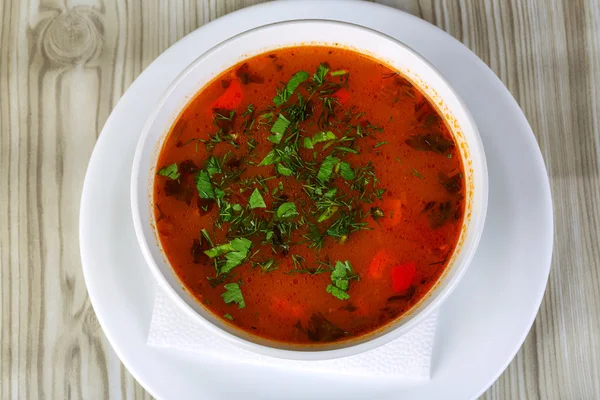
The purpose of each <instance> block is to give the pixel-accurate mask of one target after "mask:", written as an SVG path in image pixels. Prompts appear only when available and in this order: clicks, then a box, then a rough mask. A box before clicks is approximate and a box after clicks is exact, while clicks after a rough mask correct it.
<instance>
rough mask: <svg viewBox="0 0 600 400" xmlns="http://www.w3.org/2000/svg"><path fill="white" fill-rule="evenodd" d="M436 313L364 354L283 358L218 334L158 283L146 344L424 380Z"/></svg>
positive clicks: (276, 364)
mask: <svg viewBox="0 0 600 400" xmlns="http://www.w3.org/2000/svg"><path fill="white" fill-rule="evenodd" d="M437 314H438V312H437V311H435V312H434V313H433V314H432V315H431V316H429V317H428V318H427V319H426V320H425V321H423V322H422V323H421V324H419V325H418V326H417V327H415V328H414V329H413V330H411V331H410V332H408V333H406V334H405V335H403V336H402V337H400V338H398V339H395V340H394V341H392V342H390V343H388V344H385V345H383V346H380V347H378V348H376V349H374V350H370V351H368V352H365V353H362V354H358V355H355V356H350V357H345V358H338V359H334V360H326V361H294V360H283V359H279V358H274V357H268V356H264V355H260V354H256V353H253V352H251V351H249V350H245V349H242V348H238V347H237V346H235V345H233V344H231V343H230V342H229V341H227V340H225V339H222V338H220V337H219V336H217V335H215V334H214V333H212V332H211V331H208V330H207V329H206V328H204V327H202V326H200V325H199V324H198V323H197V322H196V321H194V320H192V319H191V318H189V317H188V316H187V315H185V313H184V312H183V311H181V310H180V309H179V308H178V307H177V306H176V305H175V304H174V302H173V301H172V300H171V299H170V298H169V297H168V295H167V294H166V293H165V292H164V291H163V290H162V289H161V288H160V287H157V288H156V297H155V300H154V310H153V312H152V322H151V324H150V332H149V334H148V345H150V346H155V347H163V348H170V349H178V350H182V351H188V352H194V353H199V354H206V355H210V356H214V357H219V358H225V359H227V360H229V361H233V362H239V363H249V364H257V365H267V366H273V367H277V368H282V367H283V368H293V369H300V370H307V371H311V372H323V373H333V374H344V375H360V376H365V375H370V376H392V377H395V378H406V379H414V380H427V379H429V377H430V367H431V354H432V350H433V342H434V337H435V328H436V325H437Z"/></svg>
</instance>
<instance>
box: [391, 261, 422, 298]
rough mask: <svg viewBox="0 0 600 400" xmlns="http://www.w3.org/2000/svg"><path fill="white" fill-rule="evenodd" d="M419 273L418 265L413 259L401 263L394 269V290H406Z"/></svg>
mask: <svg viewBox="0 0 600 400" xmlns="http://www.w3.org/2000/svg"><path fill="white" fill-rule="evenodd" d="M416 274H417V266H416V265H415V263H414V262H413V261H411V262H409V263H406V264H403V265H399V266H397V267H395V268H394V269H392V285H393V287H394V292H401V291H403V290H406V289H408V288H409V287H410V285H411V284H412V281H413V279H415V275H416Z"/></svg>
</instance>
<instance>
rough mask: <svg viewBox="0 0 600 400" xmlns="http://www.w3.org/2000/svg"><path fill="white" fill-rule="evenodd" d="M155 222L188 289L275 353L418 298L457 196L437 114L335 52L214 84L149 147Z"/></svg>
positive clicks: (459, 181)
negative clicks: (153, 152)
mask: <svg viewBox="0 0 600 400" xmlns="http://www.w3.org/2000/svg"><path fill="white" fill-rule="evenodd" d="M157 171H158V173H157V175H156V178H155V183H154V205H155V220H156V227H157V231H158V235H159V238H160V241H161V244H162V246H163V249H164V251H165V253H166V256H167V258H168V259H169V262H170V263H171V265H172V266H173V268H174V270H175V272H176V273H177V275H178V277H179V278H180V279H181V281H182V282H183V283H184V285H185V286H186V287H187V289H188V290H189V291H190V292H191V293H192V294H193V295H194V296H195V297H196V298H197V299H198V301H199V302H201V303H202V304H203V305H204V306H205V307H207V308H208V309H209V310H211V311H212V312H213V313H214V314H215V315H217V316H218V317H221V318H223V319H224V320H225V321H227V323H230V324H232V325H235V326H237V327H239V328H240V329H243V330H245V331H247V332H249V333H252V334H254V335H259V336H261V337H264V338H268V339H273V340H276V341H281V342H287V343H305V344H310V343H315V344H318V343H325V342H334V341H341V340H347V339H350V338H356V337H358V336H361V335H364V334H366V333H369V332H372V331H374V330H375V329H378V328H380V327H382V326H384V325H386V324H388V323H389V322H391V321H393V320H394V319H396V318H398V317H400V316H401V315H403V314H404V313H405V312H407V311H408V310H410V308H411V307H412V306H413V305H414V304H416V303H417V302H419V301H420V300H421V299H422V298H423V297H424V296H426V295H427V293H428V292H429V290H430V289H431V288H432V286H433V285H434V284H435V283H436V281H437V280H438V279H439V277H440V276H441V274H442V273H443V271H444V269H445V268H446V266H447V262H448V260H449V258H450V255H451V254H452V252H453V251H454V248H455V247H456V245H457V242H458V238H459V235H460V230H461V227H462V223H463V212H464V204H463V203H464V198H465V185H464V182H463V181H464V178H463V165H462V161H461V157H460V153H459V151H458V149H457V148H456V145H455V143H454V141H453V138H452V136H451V134H450V133H449V130H448V128H447V126H446V124H445V122H444V119H443V118H442V116H441V115H440V114H439V112H438V111H437V109H436V108H435V107H434V106H433V105H432V104H431V103H430V102H429V100H428V99H427V98H426V97H425V96H424V95H423V94H422V93H421V92H420V91H419V90H418V89H417V88H416V87H414V86H413V85H412V84H411V83H410V82H409V81H408V80H407V79H405V78H404V77H402V76H401V75H399V74H397V73H395V72H394V71H392V70H390V69H389V68H388V67H387V66H385V65H382V64H381V63H379V62H377V61H375V60H372V59H370V58H367V57H365V56H362V55H360V54H357V53H355V52H352V51H350V50H343V49H339V48H328V47H311V46H305V47H296V48H288V49H282V50H278V51H276V52H272V53H269V54H263V55H259V56H256V57H253V58H250V59H248V60H245V61H244V62H242V63H240V64H238V65H236V66H234V67H232V68H231V69H229V70H227V71H225V72H224V73H223V74H221V75H220V76H219V77H218V78H217V79H215V80H214V81H213V82H211V83H209V84H208V85H207V86H206V87H205V88H204V89H202V90H201V91H200V92H199V93H198V94H197V96H196V97H195V98H194V99H193V100H192V101H191V102H190V104H189V105H188V106H187V107H186V108H185V109H184V110H183V112H182V113H181V115H180V116H179V117H178V120H177V121H176V123H175V124H174V127H173V129H172V131H171V133H170V134H169V136H168V137H167V140H166V142H165V144H164V146H163V148H162V150H161V153H160V156H159V160H158V165H157Z"/></svg>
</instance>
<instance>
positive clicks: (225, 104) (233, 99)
mask: <svg viewBox="0 0 600 400" xmlns="http://www.w3.org/2000/svg"><path fill="white" fill-rule="evenodd" d="M243 98H244V93H243V91H242V85H241V84H240V81H238V80H237V79H233V80H232V81H231V83H230V84H229V86H228V87H227V89H225V92H224V93H223V94H222V95H221V96H220V97H219V98H218V99H217V101H215V102H214V104H213V107H212V108H213V109H222V110H235V109H236V108H238V107H239V105H240V104H241V103H242V99H243Z"/></svg>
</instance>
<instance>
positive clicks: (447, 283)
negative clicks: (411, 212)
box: [131, 20, 488, 360]
mask: <svg viewBox="0 0 600 400" xmlns="http://www.w3.org/2000/svg"><path fill="white" fill-rule="evenodd" d="M298 45H327V46H334V47H341V48H349V49H351V50H354V51H357V52H359V53H363V54H365V55H367V56H370V57H372V58H375V59H377V60H379V61H381V62H383V63H385V64H387V65H388V66H390V67H391V68H392V69H394V70H397V71H399V72H401V73H402V74H403V75H404V76H405V77H407V78H408V79H409V80H411V81H412V82H413V84H415V85H416V86H418V87H419V88H420V89H421V91H422V92H424V93H425V94H426V95H427V96H428V97H429V99H430V100H431V101H432V102H433V103H434V104H435V105H436V106H437V108H438V109H439V110H440V111H441V114H442V115H444V116H445V118H446V121H447V123H448V126H449V127H450V130H451V133H452V134H453V136H454V139H455V141H456V143H457V148H458V149H459V151H460V152H461V155H462V158H463V162H464V168H465V182H466V188H467V190H466V201H465V204H466V206H465V207H466V209H465V218H464V224H463V228H462V231H461V234H460V238H459V244H458V245H457V246H456V249H455V251H454V253H453V254H452V256H451V259H450V261H449V265H448V267H447V268H446V270H445V272H444V274H443V275H442V276H441V277H440V279H439V281H438V283H437V284H436V285H435V286H434V288H432V290H431V291H430V293H429V294H428V295H427V296H425V298H423V299H422V300H421V301H420V302H419V303H417V304H416V305H415V306H414V307H413V308H412V309H411V310H410V311H409V312H408V313H407V314H405V315H404V316H402V317H400V318H399V319H397V320H395V321H394V322H392V323H390V324H388V325H386V326H384V327H382V328H380V329H378V330H377V331H375V332H372V333H370V334H367V335H364V336H361V337H358V338H356V339H350V340H347V341H344V342H340V343H331V344H326V345H319V346H305V345H287V344H284V343H280V342H276V341H270V340H267V339H264V338H259V337H257V336H254V335H251V334H248V333H246V332H244V331H241V330H239V329H236V328H235V327H233V326H231V325H229V324H227V323H225V322H223V321H221V320H220V319H219V318H217V317H216V316H214V315H213V314H212V313H211V312H210V311H209V310H207V309H206V308H204V307H203V306H202V305H201V304H200V303H199V302H198V301H196V300H195V298H194V297H193V296H192V295H191V294H190V293H189V292H188V291H187V290H186V289H185V287H184V286H183V284H182V283H181V281H180V280H179V279H178V277H177V276H176V275H175V273H174V271H173V269H172V268H171V266H170V265H169V263H168V261H167V259H166V257H165V255H164V253H163V251H162V248H161V245H160V241H159V240H158V237H157V235H156V232H155V229H154V213H153V201H152V198H153V190H152V189H153V184H154V177H155V174H156V161H157V158H158V154H159V152H160V150H161V148H162V145H163V142H164V140H165V138H166V136H167V133H168V132H169V129H170V128H171V126H172V125H173V123H174V122H175V120H176V119H177V117H178V116H179V114H180V112H181V111H182V110H183V108H184V107H185V106H186V105H187V104H188V102H189V101H190V100H191V99H192V98H193V97H194V95H195V94H196V93H198V91H200V90H201V89H202V88H203V87H204V86H205V85H206V84H208V83H209V82H211V81H212V80H213V79H215V78H216V77H218V76H219V75H220V74H221V72H223V71H225V70H227V69H228V68H230V67H232V66H233V65H236V64H237V63H239V62H240V61H242V60H244V59H246V58H249V57H252V56H254V55H257V54H261V53H265V52H268V51H273V50H275V49H279V48H284V47H291V46H298ZM487 179H488V178H487V166H486V162H485V155H484V151H483V145H482V143H481V139H480V137H479V133H478V131H477V127H476V126H475V123H474V122H473V119H472V118H471V115H470V114H469V112H468V110H467V109H466V107H465V105H464V103H463V102H462V101H461V100H460V99H459V98H458V96H457V95H456V93H455V92H454V90H453V89H452V88H451V87H450V85H449V84H448V82H447V81H446V80H445V79H444V78H443V77H442V76H441V74H440V73H439V72H438V71H437V70H436V69H435V68H434V67H433V66H431V65H430V64H429V63H428V62H427V61H425V60H424V59H423V58H422V57H421V56H419V55H418V54H417V53H415V52H414V51H413V50H412V49H410V48H409V47H407V46H406V45H404V44H402V43H401V42H399V41H397V40H395V39H392V38H391V37H388V36H386V35H383V34H381V33H379V32H376V31H373V30H371V29H368V28H364V27H361V26H358V25H353V24H349V23H343V22H337V21H325V20H304V21H289V22H281V23H276V24H272V25H266V26H262V27H259V28H256V29H252V30H250V31H247V32H244V33H241V34H239V35H237V36H234V37H232V38H231V39H229V40H226V41H225V42H222V43H220V44H218V45H217V46H215V47H213V48H212V49H210V50H209V51H207V52H206V53H204V54H202V55H201V56H200V57H199V58H198V59H196V60H195V61H194V62H193V63H192V64H191V65H190V66H189V67H188V68H186V69H185V70H184V71H183V72H182V73H181V74H180V75H179V76H178V77H177V79H176V80H175V81H174V82H173V83H172V84H171V86H170V87H169V89H167V91H166V92H165V94H164V95H163V97H162V99H161V101H160V102H159V104H158V105H157V107H156V110H155V111H154V113H153V114H152V115H150V116H149V118H148V121H147V122H146V125H145V126H144V130H143V131H142V134H141V137H140V140H139V143H138V146H137V149H136V153H135V158H134V161H133V173H132V178H131V207H132V212H133V222H134V226H135V231H136V235H137V238H138V241H139V244H140V247H141V250H142V253H143V254H144V257H145V259H146V261H147V263H148V266H149V267H150V270H151V271H152V273H153V274H154V276H155V277H156V279H157V280H158V282H159V284H160V285H161V286H162V287H163V289H164V290H165V291H166V292H167V293H168V294H169V296H170V297H171V298H172V300H173V301H174V302H175V303H176V304H177V305H178V306H179V307H180V308H181V309H182V310H184V311H185V312H186V313H187V314H188V315H189V316H190V317H191V318H193V319H194V320H196V321H197V322H198V323H199V324H200V325H202V326H204V327H207V328H209V329H210V330H212V331H213V332H214V333H215V334H217V335H220V336H222V337H224V338H225V339H227V340H230V341H231V342H233V343H234V344H236V345H239V346H241V347H244V348H246V349H247V350H251V351H255V352H257V353H261V354H264V355H268V356H273V357H281V358H290V359H298V360H309V359H313V360H314V359H331V358H336V357H346V356H350V355H354V354H358V353H361V352H364V351H367V350H370V349H373V348H375V347H378V346H380V345H382V344H385V343H387V342H389V341H391V340H393V339H395V338H397V337H399V336H401V335H403V334H404V333H406V332H407V331H409V330H410V329H411V328H413V327H414V326H416V325H417V324H419V322H421V321H423V320H424V319H425V318H426V317H427V316H428V315H429V314H430V313H431V312H432V311H433V310H435V309H436V308H437V307H439V306H440V305H441V304H442V303H443V302H444V300H445V299H446V298H447V297H448V296H449V295H450V293H451V292H452V291H453V290H454V288H455V287H456V285H457V284H458V282H459V281H460V279H461V278H462V276H463V275H464V273H465V272H466V270H467V268H468V266H469V263H470V262H471V259H472V258H473V255H474V253H475V250H476V248H477V245H478V243H479V238H480V236H481V233H482V231H483V225H484V221H485V213H486V208H487V196H488V180H487ZM440 334H443V332H441V333H440Z"/></svg>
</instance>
